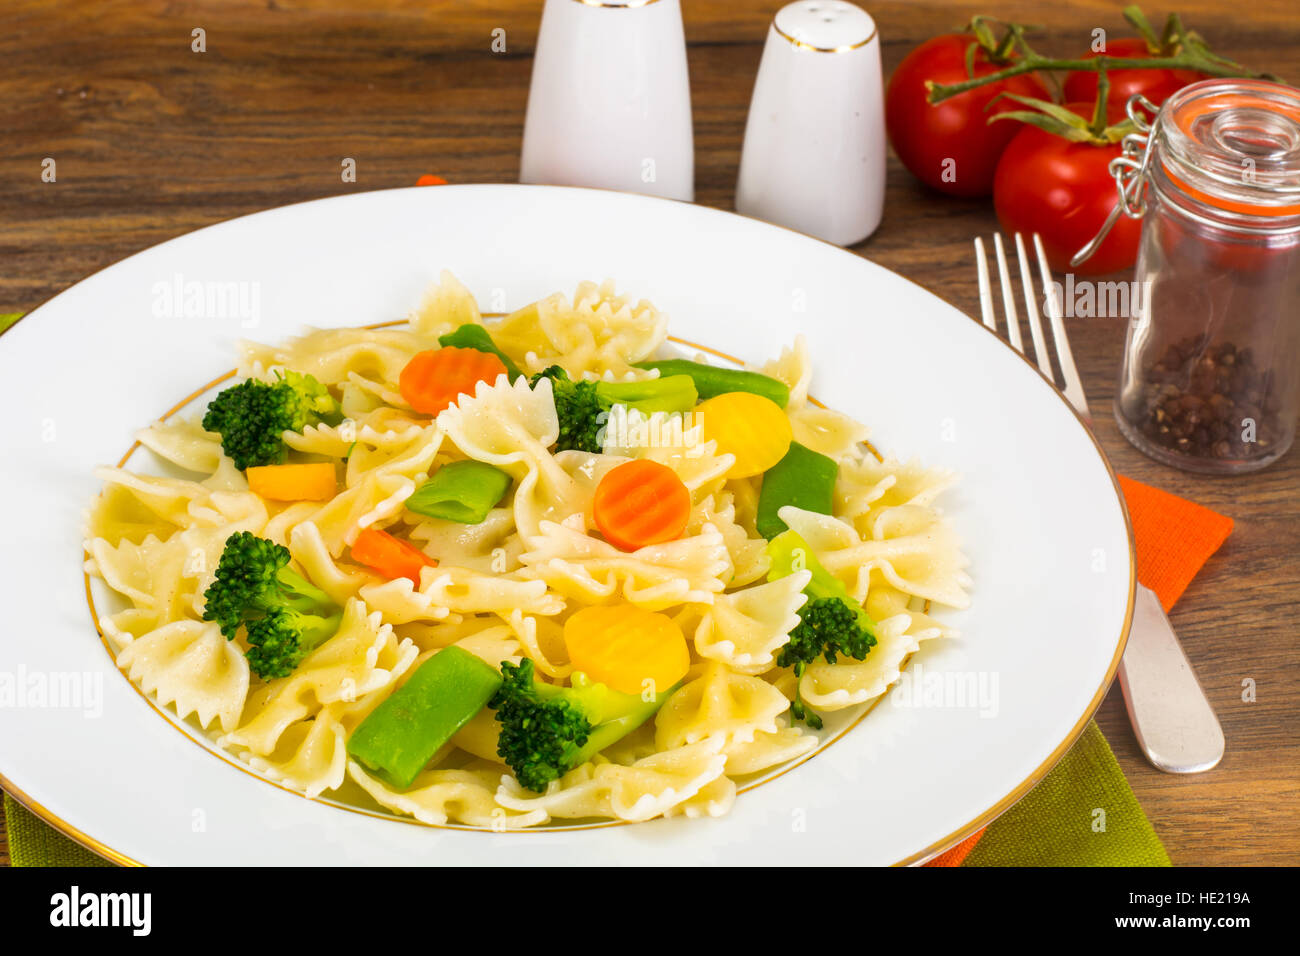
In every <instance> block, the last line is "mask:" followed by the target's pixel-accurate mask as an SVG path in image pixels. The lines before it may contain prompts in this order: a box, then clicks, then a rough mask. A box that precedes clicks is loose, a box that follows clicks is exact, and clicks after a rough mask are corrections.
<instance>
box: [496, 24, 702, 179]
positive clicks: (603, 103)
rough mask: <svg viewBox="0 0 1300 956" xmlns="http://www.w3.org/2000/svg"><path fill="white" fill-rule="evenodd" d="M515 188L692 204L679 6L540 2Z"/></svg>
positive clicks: (687, 101) (686, 83)
mask: <svg viewBox="0 0 1300 956" xmlns="http://www.w3.org/2000/svg"><path fill="white" fill-rule="evenodd" d="M519 181H520V182H523V183H549V184H552V185H562V186H595V187H599V188H604V189H621V190H625V191H629V192H639V193H646V194H648V195H652V196H665V197H668V198H670V199H684V200H686V201H688V202H689V201H691V200H693V199H694V198H695V145H694V140H693V137H692V134H691V93H690V82H689V78H688V75H687V69H686V36H685V33H684V32H683V30H682V9H681V5H680V2H679V0H608V2H600V0H546V6H545V7H544V8H543V10H542V25H541V29H540V30H539V32H538V36H537V53H536V55H535V57H534V59H533V78H532V85H531V86H530V87H529V91H528V112H527V116H526V118H525V120H524V145H523V153H522V155H521V157H520V169H519Z"/></svg>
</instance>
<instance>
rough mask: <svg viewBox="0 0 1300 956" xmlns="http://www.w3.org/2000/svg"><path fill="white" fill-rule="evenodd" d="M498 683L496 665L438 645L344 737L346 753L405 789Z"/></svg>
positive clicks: (491, 693) (485, 699)
mask: <svg viewBox="0 0 1300 956" xmlns="http://www.w3.org/2000/svg"><path fill="white" fill-rule="evenodd" d="M500 686H501V675H500V674H499V673H497V670H496V668H494V667H492V666H491V665H490V664H487V663H484V662H483V661H482V660H480V659H479V658H477V657H475V656H474V655H473V654H471V653H469V652H468V651H463V650H461V649H460V648H459V647H447V648H444V649H443V650H441V651H439V652H438V653H436V654H434V655H433V656H432V657H430V658H429V659H428V660H427V661H425V662H424V663H423V664H421V665H420V666H419V668H417V669H416V671H415V673H414V674H412V675H411V678H410V679H409V680H408V681H407V682H406V683H405V684H403V685H402V686H401V687H399V688H398V689H397V690H395V691H393V693H392V694H391V695H389V697H388V698H387V699H386V700H384V702H383V703H381V704H380V705H379V706H378V707H376V708H375V709H374V710H372V711H371V712H370V714H369V715H368V716H367V717H366V719H365V720H363V721H362V722H361V724H360V726H358V727H357V729H356V730H354V731H353V732H352V736H351V737H349V738H348V743H347V750H348V753H349V754H350V755H352V756H353V757H355V758H356V759H357V760H358V761H360V762H361V763H362V764H364V765H365V766H367V767H369V768H370V769H371V770H373V771H377V772H379V773H380V774H381V775H383V776H384V777H385V778H387V779H388V780H389V782H391V783H393V784H395V785H396V786H397V787H398V788H400V789H402V790H405V789H406V788H407V787H409V786H410V785H411V784H412V783H414V782H415V778H416V777H417V776H419V774H420V771H421V770H423V769H424V767H425V765H426V764H427V763H428V762H429V761H430V760H431V759H432V758H433V755H434V754H435V753H437V752H438V750H439V749H440V748H441V747H442V746H443V745H444V744H445V743H447V741H449V740H450V739H451V737H452V735H453V734H455V733H456V731H458V730H460V728H462V727H464V726H465V724H467V723H469V721H470V718H472V717H473V716H474V715H475V714H477V713H478V712H479V711H480V710H482V709H483V708H484V707H486V706H487V702H488V701H489V700H490V699H491V698H492V695H493V694H495V693H496V692H497V688H499V687H500Z"/></svg>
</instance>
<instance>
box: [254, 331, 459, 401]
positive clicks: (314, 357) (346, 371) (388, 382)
mask: <svg viewBox="0 0 1300 956" xmlns="http://www.w3.org/2000/svg"><path fill="white" fill-rule="evenodd" d="M437 345H438V342H437V338H436V337H434V338H430V337H428V336H425V335H421V334H419V333H416V332H411V331H409V330H407V329H317V330H314V331H311V332H308V333H307V334H305V335H300V336H298V337H297V338H293V339H290V340H289V341H288V342H286V343H284V344H283V345H260V344H258V343H256V342H247V341H241V342H240V343H239V351H240V362H239V372H240V375H241V376H243V377H245V378H264V377H266V376H268V375H270V374H272V372H273V370H274V369H293V371H295V372H300V373H303V374H307V375H310V376H311V377H312V378H314V379H316V381H318V382H320V383H321V384H322V385H335V386H341V385H343V384H345V383H347V382H349V381H351V378H350V376H351V375H353V374H356V375H359V376H361V377H362V378H364V379H367V380H370V381H376V382H380V383H382V384H383V385H384V386H385V387H387V388H390V389H392V390H394V391H396V389H397V380H398V377H399V376H400V375H401V373H402V369H403V368H405V367H406V364H407V363H408V362H409V361H411V358H412V357H413V356H414V355H415V354H416V353H417V352H422V351H424V350H426V349H431V348H436V347H437Z"/></svg>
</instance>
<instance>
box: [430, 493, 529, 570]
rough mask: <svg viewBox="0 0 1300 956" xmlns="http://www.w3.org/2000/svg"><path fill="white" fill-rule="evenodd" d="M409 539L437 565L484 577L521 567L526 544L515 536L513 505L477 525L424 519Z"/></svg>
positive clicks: (440, 519) (494, 511) (496, 512)
mask: <svg viewBox="0 0 1300 956" xmlns="http://www.w3.org/2000/svg"><path fill="white" fill-rule="evenodd" d="M409 537H410V539H411V540H412V541H414V542H417V543H418V544H419V545H420V547H421V549H422V550H423V551H424V553H425V554H436V555H437V556H438V563H439V564H442V565H448V566H450V567H456V568H468V569H469V570H471V571H479V572H482V573H484V574H487V573H492V574H506V573H508V572H510V571H514V570H517V569H518V568H519V555H520V554H522V553H523V549H524V544H523V541H521V540H520V539H519V535H517V534H516V533H515V515H514V508H513V503H509V506H508V507H504V508H493V509H492V510H491V511H489V512H488V513H487V517H486V518H484V519H483V520H482V521H480V522H479V523H478V524H461V523H460V522H459V521H446V520H444V519H442V518H425V519H423V520H421V521H420V523H419V524H417V525H416V526H415V527H414V528H412V529H411V532H410V535H409Z"/></svg>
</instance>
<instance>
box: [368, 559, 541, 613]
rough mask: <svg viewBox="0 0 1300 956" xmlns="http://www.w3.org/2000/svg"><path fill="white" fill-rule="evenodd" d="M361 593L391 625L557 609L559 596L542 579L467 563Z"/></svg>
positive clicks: (438, 569) (380, 585)
mask: <svg viewBox="0 0 1300 956" xmlns="http://www.w3.org/2000/svg"><path fill="white" fill-rule="evenodd" d="M360 593H361V597H362V598H363V599H364V600H365V601H366V603H367V604H369V605H370V606H371V607H373V608H376V609H377V610H380V611H382V612H383V614H384V617H385V619H387V620H389V621H392V622H393V623H394V624H408V623H410V622H412V621H439V620H443V619H445V618H447V617H448V615H449V614H452V613H454V614H490V613H498V614H502V615H507V614H510V613H511V612H512V611H515V610H518V611H521V612H523V613H526V614H559V613H560V611H562V610H564V601H562V600H561V599H560V598H559V597H557V596H556V595H553V594H549V593H547V590H546V584H545V583H544V582H542V581H534V580H525V579H522V578H517V577H513V576H506V575H499V574H481V573H479V572H477V571H470V570H468V569H466V568H452V567H439V568H434V569H432V570H427V571H425V572H424V583H423V585H422V587H421V588H420V589H419V590H416V589H415V587H414V586H413V585H412V584H411V582H410V581H408V580H406V579H405V578H394V579H393V580H391V581H385V582H384V583H383V584H367V585H366V586H365V587H363V588H361V592H360Z"/></svg>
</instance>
